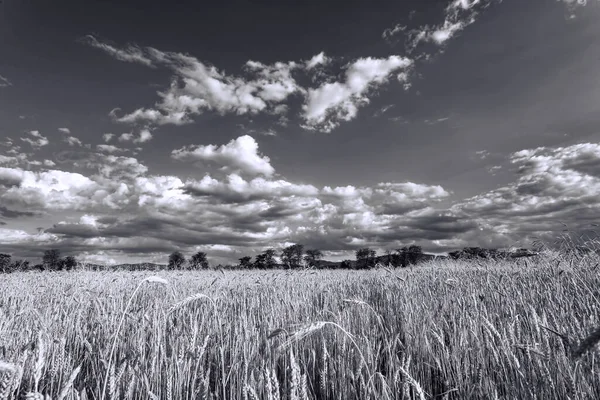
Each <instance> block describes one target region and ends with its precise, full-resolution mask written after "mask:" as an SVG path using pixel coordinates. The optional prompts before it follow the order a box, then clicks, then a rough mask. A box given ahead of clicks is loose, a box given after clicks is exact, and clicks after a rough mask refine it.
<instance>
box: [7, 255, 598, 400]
mask: <svg viewBox="0 0 600 400" xmlns="http://www.w3.org/2000/svg"><path fill="white" fill-rule="evenodd" d="M532 264H533V263H531V262H530V263H529V265H528V267H526V268H525V267H524V265H508V264H506V265H502V264H499V263H495V264H486V265H484V264H479V265H471V264H459V263H452V262H446V263H443V264H429V265H427V266H424V267H419V268H414V269H407V270H387V269H382V270H374V271H361V272H359V271H292V272H285V271H275V272H273V271H271V272H263V271H245V272H242V271H227V272H215V271H213V272H163V273H160V274H159V275H160V278H158V277H150V275H151V274H150V273H129V274H128V273H124V272H110V273H101V272H90V271H80V272H73V273H35V272H28V273H19V274H11V275H8V276H5V277H3V278H2V279H3V280H2V281H1V282H0V360H1V361H0V399H6V398H8V399H13V398H21V397H19V396H25V395H26V394H29V398H36V396H37V398H43V397H41V394H43V395H47V396H48V397H51V398H53V399H63V398H64V399H81V398H88V399H93V398H95V399H100V398H104V399H109V398H110V399H120V398H127V399H147V398H149V397H150V398H157V399H196V398H200V399H306V398H308V399H386V398H389V399H432V398H435V399H490V398H519V399H534V398H539V399H542V398H543V399H567V398H571V399H575V398H582V399H583V398H600V381H599V380H598V378H597V376H598V372H599V371H598V365H597V364H598V363H597V360H596V357H597V356H596V354H595V352H594V351H593V350H594V349H593V347H594V345H595V342H596V339H595V337H594V336H592V338H591V339H590V340H588V341H587V342H585V341H584V342H582V341H581V340H582V339H584V338H585V337H586V336H588V334H590V333H591V332H592V331H593V330H594V328H595V327H596V326H597V325H598V324H599V320H598V317H599V316H600V310H599V308H598V307H599V305H600V289H598V288H600V279H599V278H598V273H597V272H598V271H597V270H596V267H597V264H596V260H591V259H587V260H581V261H579V262H577V263H574V264H571V265H568V266H567V265H565V266H563V265H561V264H560V260H559V262H557V261H556V260H552V262H550V261H539V262H538V263H537V264H535V265H532ZM36 393H37V394H36Z"/></svg>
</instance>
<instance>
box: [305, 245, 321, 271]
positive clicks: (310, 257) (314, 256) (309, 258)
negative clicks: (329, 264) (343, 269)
mask: <svg viewBox="0 0 600 400" xmlns="http://www.w3.org/2000/svg"><path fill="white" fill-rule="evenodd" d="M322 258H323V252H322V251H321V250H317V249H309V250H306V255H305V256H304V262H305V263H306V265H307V266H308V267H311V268H312V267H318V266H319V261H320V260H321V259H322Z"/></svg>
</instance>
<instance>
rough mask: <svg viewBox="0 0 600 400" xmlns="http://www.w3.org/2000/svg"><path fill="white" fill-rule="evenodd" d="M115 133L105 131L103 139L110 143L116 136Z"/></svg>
mask: <svg viewBox="0 0 600 400" xmlns="http://www.w3.org/2000/svg"><path fill="white" fill-rule="evenodd" d="M114 137H115V135H114V134H112V133H105V134H103V135H102V140H104V142H106V143H108V142H110V141H111V140H112V138H114Z"/></svg>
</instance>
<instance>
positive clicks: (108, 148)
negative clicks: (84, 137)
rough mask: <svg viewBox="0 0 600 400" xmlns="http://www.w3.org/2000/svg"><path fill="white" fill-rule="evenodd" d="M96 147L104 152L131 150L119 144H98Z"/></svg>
mask: <svg viewBox="0 0 600 400" xmlns="http://www.w3.org/2000/svg"><path fill="white" fill-rule="evenodd" d="M96 149H98V150H99V151H101V152H103V153H125V152H127V151H129V150H128V149H122V148H120V147H117V146H113V145H111V144H98V145H96Z"/></svg>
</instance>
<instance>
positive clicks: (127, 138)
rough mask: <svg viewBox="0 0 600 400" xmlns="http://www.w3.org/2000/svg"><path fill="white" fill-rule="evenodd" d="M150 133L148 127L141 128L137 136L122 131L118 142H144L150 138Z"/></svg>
mask: <svg viewBox="0 0 600 400" xmlns="http://www.w3.org/2000/svg"><path fill="white" fill-rule="evenodd" d="M152 137H153V136H152V133H151V132H150V131H149V130H148V129H142V130H141V131H140V133H139V135H138V136H135V135H134V134H133V133H123V134H121V136H119V142H133V143H136V144H137V143H146V142H149V141H150V140H152Z"/></svg>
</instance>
